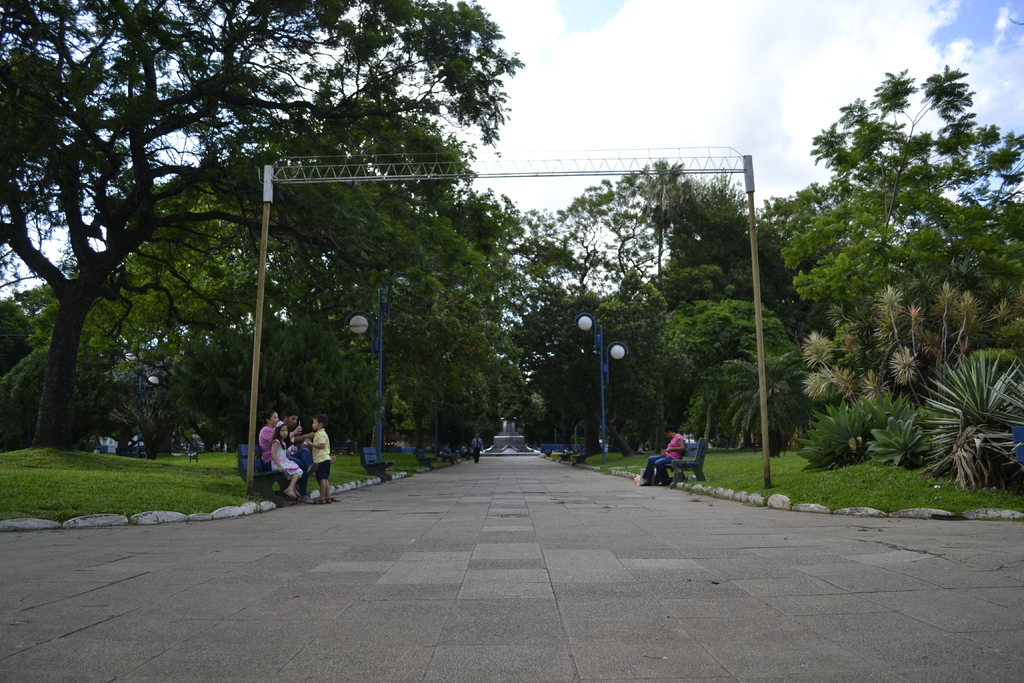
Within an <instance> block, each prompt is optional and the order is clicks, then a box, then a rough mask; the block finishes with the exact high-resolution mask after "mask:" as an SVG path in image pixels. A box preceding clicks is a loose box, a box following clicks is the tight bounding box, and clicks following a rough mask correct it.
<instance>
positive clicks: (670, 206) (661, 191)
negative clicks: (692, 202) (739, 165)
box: [644, 160, 693, 286]
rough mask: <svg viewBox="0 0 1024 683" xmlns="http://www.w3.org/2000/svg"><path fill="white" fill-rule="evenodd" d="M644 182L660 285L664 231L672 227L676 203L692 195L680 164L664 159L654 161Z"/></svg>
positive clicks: (680, 202)
mask: <svg viewBox="0 0 1024 683" xmlns="http://www.w3.org/2000/svg"><path fill="white" fill-rule="evenodd" d="M648 173H650V175H648V176H647V178H646V179H645V183H644V196H645V198H646V201H647V211H646V213H647V215H648V216H649V217H650V219H651V221H652V223H653V224H654V236H655V239H656V240H657V243H658V261H657V270H656V273H657V275H656V280H655V281H656V282H657V283H658V285H659V286H660V285H661V261H662V256H663V255H664V251H665V234H666V233H667V232H668V231H669V230H670V229H671V227H672V224H673V221H674V218H675V215H676V214H677V213H678V212H679V206H680V204H682V203H683V202H684V201H687V200H689V199H691V198H692V196H693V192H692V187H691V186H690V181H689V179H688V178H687V177H686V176H685V175H683V167H682V166H681V165H680V164H673V165H672V166H669V165H668V162H667V161H665V160H659V161H656V162H654V167H653V168H652V169H650V170H649V171H648Z"/></svg>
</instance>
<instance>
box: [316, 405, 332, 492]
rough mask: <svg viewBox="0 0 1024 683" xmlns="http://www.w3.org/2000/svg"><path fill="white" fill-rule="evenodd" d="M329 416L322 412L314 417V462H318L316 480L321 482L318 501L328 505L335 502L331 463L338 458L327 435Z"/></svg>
mask: <svg viewBox="0 0 1024 683" xmlns="http://www.w3.org/2000/svg"><path fill="white" fill-rule="evenodd" d="M326 427H327V416H326V415H323V414H320V415H317V416H316V417H314V418H313V432H314V433H313V444H312V446H313V447H312V451H313V462H315V463H316V480H317V482H318V483H319V484H320V497H319V498H317V500H316V502H317V503H321V504H324V505H326V504H327V503H332V502H334V499H333V498H331V483H330V482H329V481H328V478H329V477H330V476H331V463H332V462H334V461H335V460H337V458H336V457H335V456H333V455H331V439H330V437H328V436H327V431H326V429H325V428H326Z"/></svg>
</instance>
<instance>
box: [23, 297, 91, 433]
mask: <svg viewBox="0 0 1024 683" xmlns="http://www.w3.org/2000/svg"><path fill="white" fill-rule="evenodd" d="M98 293H99V287H89V286H88V284H87V283H85V282H83V281H82V280H81V279H79V280H72V281H70V282H69V283H68V284H67V288H66V289H65V291H64V293H63V294H64V295H63V296H61V297H58V300H59V302H60V307H59V308H58V309H57V317H56V318H55V319H54V323H53V336H52V337H51V338H50V350H49V353H48V354H47V356H46V371H45V372H44V373H43V387H42V394H41V396H40V398H39V412H38V414H37V416H36V433H35V438H34V439H33V440H32V446H33V447H34V448H59V449H63V450H68V449H70V448H71V446H72V444H73V443H74V435H73V434H72V432H71V413H72V409H73V406H74V399H75V369H76V367H77V366H78V346H79V342H80V341H81V339H82V327H83V326H84V325H85V318H86V316H87V315H88V314H89V309H91V308H92V303H93V301H95V299H96V296H97V295H98Z"/></svg>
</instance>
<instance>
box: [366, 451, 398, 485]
mask: <svg viewBox="0 0 1024 683" xmlns="http://www.w3.org/2000/svg"><path fill="white" fill-rule="evenodd" d="M359 464H360V465H362V466H363V469H364V470H366V473H367V474H369V475H370V476H371V477H379V478H380V480H381V481H391V475H390V474H388V472H387V469H388V468H389V467H391V466H392V465H394V464H395V462H394V460H381V459H380V457H379V456H378V455H377V449H376V448H374V447H372V446H364V447H363V454H362V455H360V456H359Z"/></svg>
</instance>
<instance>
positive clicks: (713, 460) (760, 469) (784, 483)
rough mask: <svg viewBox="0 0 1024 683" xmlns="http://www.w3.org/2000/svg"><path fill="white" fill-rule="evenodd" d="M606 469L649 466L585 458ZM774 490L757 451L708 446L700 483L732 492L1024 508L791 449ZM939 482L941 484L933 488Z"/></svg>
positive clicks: (828, 502)
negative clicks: (813, 461) (829, 463)
mask: <svg viewBox="0 0 1024 683" xmlns="http://www.w3.org/2000/svg"><path fill="white" fill-rule="evenodd" d="M587 464H588V465H595V466H598V467H600V468H601V469H602V470H604V471H607V470H609V469H611V468H612V467H624V468H626V469H627V470H629V471H631V472H635V473H636V474H639V473H640V472H641V471H643V468H644V467H645V466H646V465H647V456H646V455H643V456H636V457H633V458H625V459H624V458H622V456H621V455H620V454H618V453H609V454H608V462H607V464H605V465H601V457H600V455H596V456H594V457H591V458H588V459H587ZM770 465H771V481H772V488H770V489H765V488H764V462H763V460H762V456H761V451H736V450H712V451H710V452H709V453H708V455H707V459H706V460H705V461H704V475H705V476H706V477H707V478H708V480H707V481H706V482H702V483H703V484H704V485H706V486H712V487H714V486H721V487H722V488H726V489H732V490H734V491H746V492H747V493H760V494H762V495H763V496H765V497H766V498H767V497H768V496H770V495H772V494H773V493H781V494H784V495H786V496H788V497H789V499H790V501H792V503H793V504H794V505H795V504H797V503H819V504H821V505H824V506H826V507H828V508H829V509H831V510H837V509H839V508H844V507H854V506H864V507H872V508H876V509H878V510H882V511H883V512H894V511H896V510H905V509H907V508H917V507H927V508H938V509H940V510H949V511H950V512H952V513H954V514H960V513H962V512H964V511H965V510H972V509H977V508H1001V509H1004V510H1018V511H1020V512H1024V497H1022V496H1018V495H1015V494H1012V493H1006V492H1001V491H1000V492H994V493H986V492H984V491H961V490H960V489H959V488H957V486H956V484H954V483H952V482H951V481H950V480H949V479H945V478H943V479H926V478H924V477H922V476H921V475H920V474H919V472H910V471H907V470H904V469H899V468H894V467H888V466H885V465H878V464H875V463H872V462H867V463H862V464H860V465H854V466H851V467H844V468H841V469H838V470H828V471H822V470H805V469H804V467H805V466H806V465H807V461H806V460H804V459H803V458H801V457H799V456H798V455H796V454H795V453H793V452H789V453H786V454H784V455H782V456H780V457H778V458H772V460H771V463H770ZM936 486H939V488H935V487H936Z"/></svg>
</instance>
